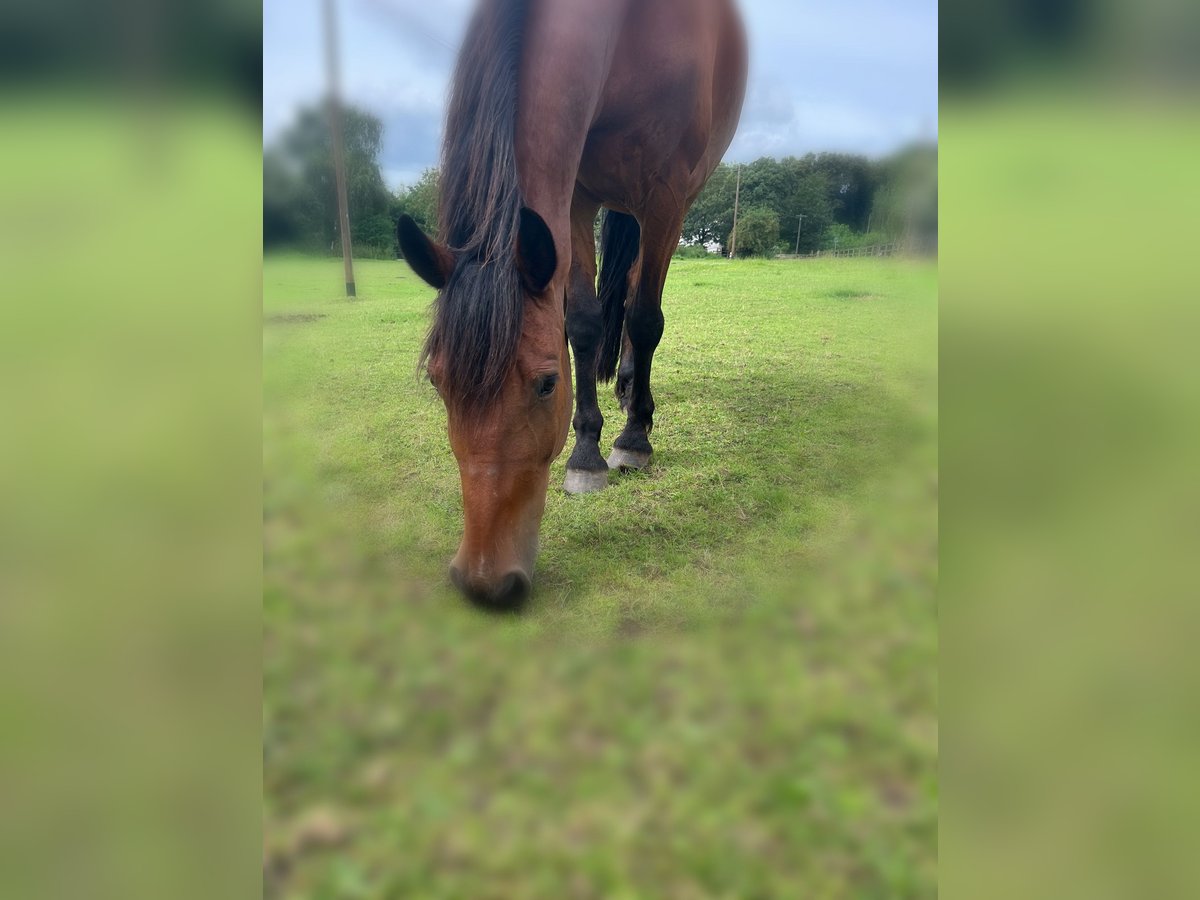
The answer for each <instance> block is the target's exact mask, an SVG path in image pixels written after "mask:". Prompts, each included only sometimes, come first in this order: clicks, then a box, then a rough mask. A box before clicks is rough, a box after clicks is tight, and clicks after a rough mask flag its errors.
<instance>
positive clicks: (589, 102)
mask: <svg viewBox="0 0 1200 900" xmlns="http://www.w3.org/2000/svg"><path fill="white" fill-rule="evenodd" d="M746 56H747V53H746V41H745V32H744V30H743V27H742V23H741V19H740V17H739V15H738V12H737V10H736V9H735V7H734V4H733V0H485V2H483V3H482V4H481V5H480V6H479V7H478V8H477V9H476V11H475V13H474V15H473V18H472V20H471V24H470V26H469V27H468V30H467V34H466V37H465V40H464V43H463V46H462V49H461V51H460V53H459V57H458V62H457V65H456V67H455V72H454V77H453V82H452V87H451V92H450V104H449V109H448V112H447V117H446V127H445V133H444V135H445V136H444V143H443V148H442V158H441V171H440V185H439V188H440V198H439V213H438V220H439V232H440V233H439V236H438V239H437V240H434V239H431V238H429V237H427V236H426V235H425V234H424V233H423V232H422V231H421V229H420V228H419V227H418V226H417V225H416V223H415V222H414V221H413V220H412V219H411V218H408V217H407V216H402V217H401V218H400V220H399V222H398V224H397V237H398V241H399V245H400V249H401V252H402V253H403V256H404V258H405V260H406V261H407V262H408V264H409V266H411V268H412V270H413V271H414V272H415V273H416V274H417V275H418V276H419V277H421V278H422V279H423V280H424V281H426V282H427V283H428V284H429V285H430V286H431V287H433V288H435V289H437V291H438V294H437V299H436V300H435V302H434V311H433V323H432V326H431V328H430V331H429V335H428V337H427V339H426V343H425V347H424V351H423V353H422V364H423V367H424V371H425V372H427V373H428V376H429V380H430V381H431V382H432V383H433V385H434V387H435V388H436V389H437V391H438V393H439V394H440V396H441V398H442V401H443V402H444V404H445V407H446V411H447V416H448V424H449V429H448V430H449V436H450V446H451V448H452V450H453V451H454V455H455V457H456V459H457V461H458V467H459V474H460V476H461V481H462V498H463V517H464V525H463V536H462V542H461V544H460V545H459V548H458V553H457V554H456V555H455V557H454V559H453V561H452V563H451V565H450V578H451V580H452V581H453V582H454V584H455V585H456V586H457V587H458V588H459V589H460V590H462V591H463V592H464V593H466V594H467V595H468V596H469V597H470V598H472V599H473V600H475V601H476V602H479V603H481V604H483V605H485V606H498V607H507V608H511V607H514V606H516V605H519V604H520V603H521V602H523V601H524V600H525V598H526V597H527V596H528V595H529V593H530V590H531V584H532V581H531V579H532V575H533V565H534V559H535V557H536V555H537V540H538V530H539V528H540V525H541V520H542V513H543V511H544V509H545V505H546V491H547V484H548V482H549V477H550V464H551V463H552V462H553V461H554V460H555V459H556V458H557V457H558V455H559V454H560V453H561V452H562V449H563V446H564V445H565V443H566V440H567V431H568V425H569V424H573V425H574V429H575V449H574V451H573V452H572V453H571V456H570V458H569V459H568V462H567V476H566V482H565V484H564V488H565V489H566V491H567V492H568V493H572V494H580V493H587V492H590V491H597V490H600V489H602V488H603V487H605V485H606V484H607V483H608V473H609V471H610V470H611V469H621V470H625V469H641V468H643V467H645V466H646V465H647V463H648V462H649V460H650V455H651V452H652V448H651V445H650V440H649V435H650V430H651V428H652V426H653V417H654V396H653V394H652V393H651V390H650V369H651V363H652V361H653V359H654V351H655V348H656V347H657V346H658V342H659V339H660V338H661V337H662V333H663V314H662V291H663V283H664V281H665V280H666V276H667V268H668V266H669V265H670V261H671V255H672V253H673V252H674V250H675V247H676V245H677V243H678V240H679V235H680V231H681V229H682V226H683V218H684V215H685V213H686V212H687V210H688V207H689V206H690V205H691V203H692V202H693V201H694V200H695V199H696V196H697V195H698V194H699V193H700V190H701V188H702V187H703V186H704V183H705V181H706V180H707V179H708V177H709V175H711V174H712V172H713V170H714V169H715V168H716V166H717V164H718V163H719V162H720V160H721V157H722V155H723V154H724V153H725V150H726V148H727V147H728V146H729V143H730V141H731V140H732V139H733V134H734V131H735V129H736V127H737V122H738V117H739V115H740V114H741V107H742V99H743V96H744V94H745V85H746ZM601 207H603V208H604V210H605V212H604V219H603V224H602V227H601V254H600V266H599V269H600V272H599V286H598V288H597V264H596V245H595V237H594V228H595V221H596V216H597V213H598V212H599V210H600V209H601ZM568 340H569V341H570V346H571V349H572V350H573V351H574V359H575V392H574V393H575V414H574V419H573V420H572V416H571V411H572V389H571V379H570V365H571V358H570V356H569V355H568V348H567V343H568ZM618 360H619V363H620V364H619V367H618ZM614 376H615V377H616V394H617V397H618V398H619V400H620V405H621V408H622V410H623V411H624V412H626V414H627V419H626V422H625V428H624V430H623V431H622V432H621V434H620V435H619V436H618V437H617V439H616V441H615V442H614V443H613V450H612V453H611V454H610V455H609V457H608V459H607V461H606V460H605V458H604V456H603V455H602V454H601V452H600V443H599V442H600V432H601V429H602V427H603V425H604V419H603V417H602V415H601V413H600V408H599V405H598V404H597V401H596V384H597V382H598V381H603V382H610V381H612V380H613V378H614Z"/></svg>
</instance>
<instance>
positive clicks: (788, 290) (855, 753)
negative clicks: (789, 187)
mask: <svg viewBox="0 0 1200 900" xmlns="http://www.w3.org/2000/svg"><path fill="white" fill-rule="evenodd" d="M356 275H357V279H358V288H359V294H360V297H359V299H358V300H354V301H351V300H347V299H345V298H343V297H340V296H339V285H340V280H341V277H340V276H341V272H340V264H339V263H338V262H336V261H330V260H312V259H301V258H291V257H285V258H268V259H267V260H266V262H265V264H264V273H263V281H264V316H265V322H264V329H263V355H264V358H263V367H264V421H263V443H264V451H263V452H264V583H265V596H264V617H265V657H264V668H265V671H264V703H263V715H264V781H265V809H264V829H265V844H266V849H265V861H264V865H265V872H266V875H265V877H266V888H267V892H268V894H269V895H271V896H280V897H292V896H294V897H310V896H311V897H464V898H489V897H495V898H515V897H554V898H558V897H656V898H657V897H667V898H690V897H738V898H741V897H806V898H807V897H812V898H819V897H881V898H882V897H919V896H920V897H924V896H934V895H935V893H936V877H935V876H936V861H937V849H936V834H937V831H936V822H937V783H936V759H937V719H936V705H937V674H936V671H937V624H936V616H937V613H936V607H935V600H934V589H935V585H936V579H937V289H936V271H935V269H934V267H933V266H932V265H928V264H918V263H907V262H901V261H894V260H876V259H862V260H819V261H803V260H802V261H770V262H768V261H739V262H736V263H730V262H728V261H725V260H676V261H675V262H674V264H673V266H672V269H671V275H670V278H669V280H668V284H667V291H666V297H665V300H664V311H665V315H666V321H667V329H666V334H665V336H664V338H663V341H662V344H661V345H660V347H659V351H658V354H657V356H656V358H655V370H654V371H655V399H656V403H657V407H658V412H657V414H656V419H655V430H654V435H653V441H654V445H655V458H654V461H653V463H652V465H651V466H650V468H649V470H648V471H646V472H644V473H638V474H630V475H625V476H622V477H619V478H617V477H614V478H613V480H612V483H611V484H610V486H609V488H608V489H607V490H605V491H604V492H602V493H600V494H594V495H588V496H584V497H569V496H567V495H565V494H564V493H563V492H562V491H561V490H560V489H559V488H558V487H557V486H558V485H560V484H561V481H562V477H563V474H564V471H563V466H564V463H565V461H566V457H567V455H569V450H570V446H571V444H570V443H569V444H568V449H567V452H564V454H563V455H562V457H561V458H560V460H559V461H558V462H556V463H555V465H554V469H553V472H552V475H551V484H552V489H551V494H550V497H549V499H548V501H547V507H546V515H545V519H544V520H543V523H542V531H541V537H542V540H541V553H540V556H539V558H538V568H537V572H536V575H535V587H534V596H533V598H532V600H531V601H530V604H529V606H528V608H527V609H526V610H525V611H524V612H523V613H522V614H520V615H515V616H496V615H488V614H485V613H482V612H479V611H477V610H475V609H474V608H473V607H471V606H469V605H468V604H466V603H465V602H463V601H461V600H460V599H459V598H458V597H457V596H456V595H455V594H453V592H452V591H451V589H450V588H449V587H448V586H447V585H446V584H445V567H446V564H447V562H448V560H449V558H450V556H451V555H452V554H453V552H454V549H455V548H456V546H457V541H458V537H459V528H460V525H461V521H460V517H461V501H460V498H459V487H458V477H457V470H456V468H455V466H454V462H453V458H452V457H451V455H450V452H449V448H448V446H447V443H446V438H445V422H444V412H443V410H442V408H441V405H440V403H439V401H438V400H437V397H436V395H435V394H434V392H433V390H432V388H431V387H429V386H428V385H427V384H425V383H424V382H423V381H421V380H419V379H418V378H417V377H416V376H415V371H414V367H415V361H416V358H417V353H418V349H419V346H420V343H421V340H422V337H423V334H424V330H425V327H426V324H427V311H428V304H429V301H430V300H431V293H432V292H431V291H430V290H429V289H427V288H425V287H424V285H422V284H421V283H420V282H419V281H418V280H417V279H416V278H415V277H414V276H413V275H411V273H410V272H409V271H408V270H407V268H406V267H405V266H404V264H403V263H399V262H383V261H379V262H373V261H360V262H358V263H357V264H356ZM601 408H602V410H603V412H604V414H605V417H606V425H605V431H604V436H603V439H602V450H603V451H605V452H607V450H608V449H609V447H610V446H611V441H612V439H613V438H614V437H615V436H616V434H617V433H618V432H619V431H620V426H621V422H622V418H621V416H620V414H619V412H618V410H617V407H616V401H615V399H614V398H613V397H612V395H611V392H610V391H608V390H607V389H606V390H605V393H604V394H603V395H602V400H601ZM572 440H573V438H572Z"/></svg>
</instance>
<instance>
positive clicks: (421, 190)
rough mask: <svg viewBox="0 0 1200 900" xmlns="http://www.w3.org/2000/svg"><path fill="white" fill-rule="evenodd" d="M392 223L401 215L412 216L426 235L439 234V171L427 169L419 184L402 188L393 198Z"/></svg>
mask: <svg viewBox="0 0 1200 900" xmlns="http://www.w3.org/2000/svg"><path fill="white" fill-rule="evenodd" d="M390 211H391V217H392V222H393V223H395V222H397V221H399V219H400V216H401V215H407V216H411V217H412V219H413V221H415V222H416V223H417V224H418V225H420V226H421V228H423V229H424V230H425V232H426V234H437V230H438V170H437V169H436V168H429V169H426V170H425V171H424V172H422V173H421V177H420V178H419V179H418V180H417V183H416V184H414V185H411V186H408V187H402V188H400V190H398V191H397V192H396V193H395V194H394V195H393V197H392V202H391V209H390Z"/></svg>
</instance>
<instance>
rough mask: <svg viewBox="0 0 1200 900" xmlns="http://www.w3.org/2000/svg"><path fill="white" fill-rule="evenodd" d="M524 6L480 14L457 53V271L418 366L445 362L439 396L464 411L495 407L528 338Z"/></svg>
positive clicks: (482, 8)
mask: <svg viewBox="0 0 1200 900" xmlns="http://www.w3.org/2000/svg"><path fill="white" fill-rule="evenodd" d="M527 5H528V0H492V2H486V0H485V2H483V3H481V4H480V5H479V7H478V8H477V10H476V12H475V14H474V16H473V17H472V20H471V24H470V26H469V27H468V29H467V34H466V38H465V39H464V41H463V46H462V49H461V50H460V51H459V55H458V62H457V64H456V66H455V69H454V78H453V81H452V86H451V93H450V106H449V110H448V112H447V115H446V131H445V138H444V141H443V145H442V159H441V174H440V184H439V194H440V199H439V206H438V221H439V223H440V229H439V230H440V237H441V240H442V242H443V243H444V244H446V245H448V246H449V247H450V248H451V250H453V251H454V253H455V259H456V265H455V268H454V271H453V273H451V275H450V278H449V279H448V280H447V282H446V285H445V286H444V287H443V289H442V291H441V292H440V293H439V294H438V299H437V301H436V303H435V307H434V314H433V325H432V326H431V328H430V330H429V335H428V337H427V338H426V340H425V348H424V350H423V352H422V354H421V365H422V366H424V364H425V363H426V362H427V361H428V359H429V358H430V357H431V356H437V357H439V359H440V360H441V362H442V366H443V374H442V385H441V388H442V390H443V391H444V392H447V393H449V394H450V395H452V396H454V397H455V399H456V400H457V401H459V402H460V403H462V404H464V406H465V407H466V408H472V407H476V408H477V407H478V406H481V405H483V404H485V403H487V402H489V401H491V400H493V399H495V397H496V395H497V394H498V393H499V391H500V387H501V385H502V384H503V382H504V379H505V377H506V376H507V374H508V370H509V368H510V366H511V365H512V362H513V359H514V357H515V355H516V347H517V342H518V340H519V339H520V336H521V323H522V319H523V314H524V304H525V300H524V295H523V292H522V289H521V281H520V276H519V274H518V272H517V267H516V241H517V232H518V228H519V223H520V211H521V206H522V197H521V190H520V185H519V184H518V179H517V157H516V121H517V92H518V83H519V75H520V62H521V34H522V31H523V30H524V25H525V18H526V12H527Z"/></svg>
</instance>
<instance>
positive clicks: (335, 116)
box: [324, 0, 355, 297]
mask: <svg viewBox="0 0 1200 900" xmlns="http://www.w3.org/2000/svg"><path fill="white" fill-rule="evenodd" d="M324 12H325V68H326V72H327V75H328V78H329V130H330V133H331V135H332V137H333V175H334V179H335V180H336V182H337V204H338V231H340V232H341V233H342V268H343V270H344V271H345V275H346V296H347V297H353V296H355V291H354V257H353V255H352V253H351V251H350V211H349V209H348V208H347V203H346V158H345V154H344V151H343V148H342V109H341V103H340V101H339V98H338V93H339V91H338V56H337V53H338V48H337V18H336V16H335V15H334V10H333V0H324Z"/></svg>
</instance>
